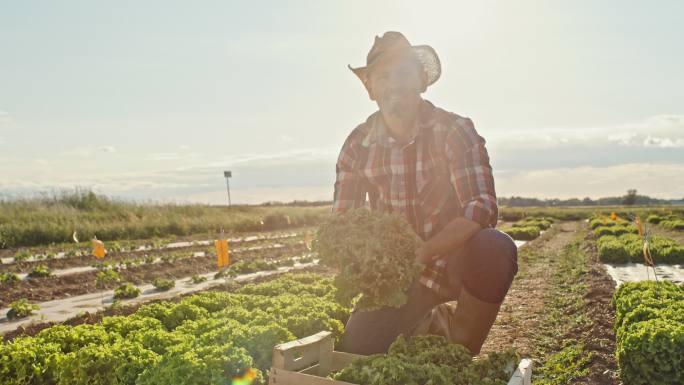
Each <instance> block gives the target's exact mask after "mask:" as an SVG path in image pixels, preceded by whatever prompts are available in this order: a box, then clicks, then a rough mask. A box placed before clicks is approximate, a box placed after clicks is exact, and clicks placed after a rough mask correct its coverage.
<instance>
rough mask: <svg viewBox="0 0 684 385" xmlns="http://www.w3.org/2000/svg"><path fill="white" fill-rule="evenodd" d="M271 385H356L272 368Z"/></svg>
mask: <svg viewBox="0 0 684 385" xmlns="http://www.w3.org/2000/svg"><path fill="white" fill-rule="evenodd" d="M268 383H269V385H355V384H350V383H349V382H344V381H335V380H332V379H330V378H327V377H319V376H314V375H311V374H305V373H301V372H291V371H289V370H285V369H278V368H271V372H270V374H269V376H268Z"/></svg>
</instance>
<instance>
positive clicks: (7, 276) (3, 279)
mask: <svg viewBox="0 0 684 385" xmlns="http://www.w3.org/2000/svg"><path fill="white" fill-rule="evenodd" d="M18 281H20V278H19V276H18V275H17V274H15V273H12V272H9V271H8V272H6V273H0V283H12V282H18Z"/></svg>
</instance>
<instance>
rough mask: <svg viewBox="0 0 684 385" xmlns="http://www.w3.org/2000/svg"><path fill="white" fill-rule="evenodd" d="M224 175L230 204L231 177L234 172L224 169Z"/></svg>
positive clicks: (229, 203)
mask: <svg viewBox="0 0 684 385" xmlns="http://www.w3.org/2000/svg"><path fill="white" fill-rule="evenodd" d="M223 176H225V177H226V191H228V206H230V205H231V202H230V177H231V176H233V173H232V172H231V171H224V172H223Z"/></svg>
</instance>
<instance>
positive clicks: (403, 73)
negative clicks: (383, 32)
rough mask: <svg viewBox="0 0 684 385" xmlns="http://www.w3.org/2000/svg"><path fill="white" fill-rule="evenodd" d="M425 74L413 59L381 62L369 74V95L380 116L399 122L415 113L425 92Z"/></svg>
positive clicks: (391, 59) (397, 58)
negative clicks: (409, 114)
mask: <svg viewBox="0 0 684 385" xmlns="http://www.w3.org/2000/svg"><path fill="white" fill-rule="evenodd" d="M425 76H426V75H425V73H424V72H423V71H422V69H421V67H419V64H418V63H416V62H415V59H413V58H410V57H405V56H404V57H394V58H389V59H387V60H383V61H382V62H380V63H378V64H377V66H376V67H374V68H373V70H372V71H371V72H370V74H369V78H368V81H369V88H370V90H369V93H370V96H371V99H373V100H375V101H376V102H377V103H378V107H379V108H380V111H382V112H383V114H385V115H387V114H389V115H390V116H394V117H397V118H402V117H403V116H405V115H406V114H407V112H411V111H414V110H415V108H416V106H417V105H418V102H419V101H420V94H421V93H422V92H423V89H424V82H425V79H424V77H425Z"/></svg>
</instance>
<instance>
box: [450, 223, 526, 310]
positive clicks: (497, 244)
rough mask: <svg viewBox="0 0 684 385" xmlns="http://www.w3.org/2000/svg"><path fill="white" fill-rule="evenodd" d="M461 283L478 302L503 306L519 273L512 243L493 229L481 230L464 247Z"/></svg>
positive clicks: (504, 235)
mask: <svg viewBox="0 0 684 385" xmlns="http://www.w3.org/2000/svg"><path fill="white" fill-rule="evenodd" d="M465 255H466V258H465V259H466V260H465V261H464V262H465V269H466V274H465V276H464V280H463V283H464V285H465V286H466V288H467V289H468V291H469V292H470V293H471V294H473V295H474V296H476V297H478V298H479V299H481V300H483V301H486V302H491V303H499V302H502V301H503V299H504V297H505V296H506V293H507V292H508V289H509V288H510V287H511V283H512V282H513V277H515V275H516V273H517V272H518V248H517V246H516V245H515V242H513V239H512V238H511V237H510V236H508V235H507V234H505V233H503V232H501V231H499V230H496V229H489V228H488V229H482V230H480V231H479V232H477V233H476V234H475V235H474V236H473V237H472V238H471V239H470V240H469V241H468V244H467V246H466V253H465Z"/></svg>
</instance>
